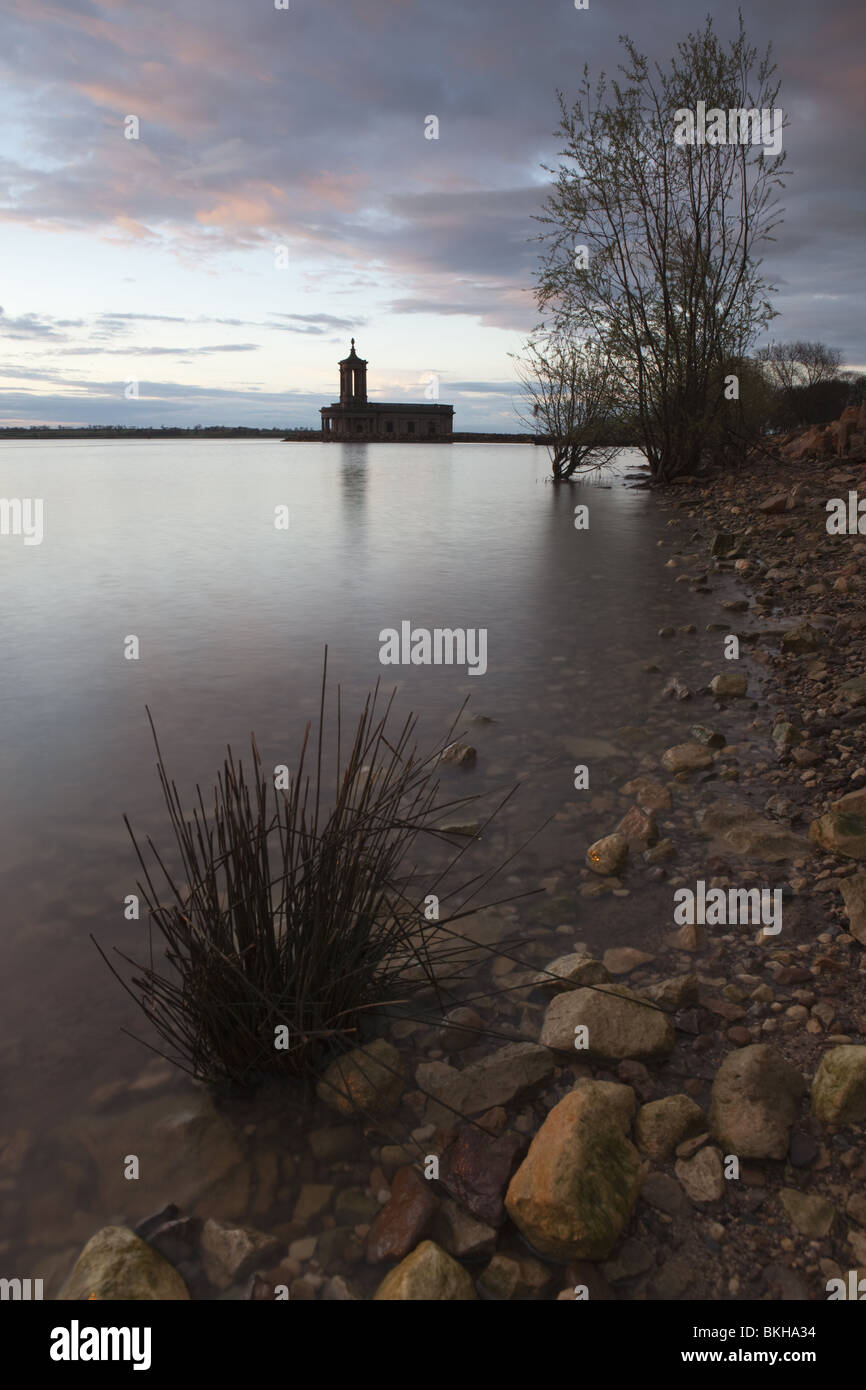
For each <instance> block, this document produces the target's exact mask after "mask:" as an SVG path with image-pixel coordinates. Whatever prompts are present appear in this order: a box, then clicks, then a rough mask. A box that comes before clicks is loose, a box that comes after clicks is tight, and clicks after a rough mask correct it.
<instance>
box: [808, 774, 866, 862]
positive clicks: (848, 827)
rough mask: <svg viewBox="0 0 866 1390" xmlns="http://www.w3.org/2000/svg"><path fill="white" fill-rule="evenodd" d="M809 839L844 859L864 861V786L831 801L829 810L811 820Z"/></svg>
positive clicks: (865, 804) (865, 835)
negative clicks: (816, 818)
mask: <svg viewBox="0 0 866 1390" xmlns="http://www.w3.org/2000/svg"><path fill="white" fill-rule="evenodd" d="M809 838H810V839H811V840H814V842H815V843H816V844H818V845H820V846H821V848H822V849H826V850H829V851H830V852H831V854H841V855H842V856H843V857H844V858H845V859H866V787H861V788H860V790H859V791H856V792H849V793H848V795H847V796H843V797H841V798H840V799H839V800H838V801H834V802H833V804H832V806H831V807H830V809H829V811H827V812H826V814H825V815H823V816H820V817H819V819H818V820H813V821H812V824H811V825H810V826H809Z"/></svg>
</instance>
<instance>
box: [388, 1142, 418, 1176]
mask: <svg viewBox="0 0 866 1390" xmlns="http://www.w3.org/2000/svg"><path fill="white" fill-rule="evenodd" d="M417 1157H418V1155H417V1153H416V1152H415V1151H414V1149H413V1148H411V1147H410V1146H409V1145H408V1144H383V1145H382V1148H381V1150H380V1152H379V1166H380V1168H381V1169H382V1172H383V1173H384V1174H385V1177H386V1178H387V1179H388V1181H389V1182H390V1181H391V1179H392V1178H393V1176H394V1174H395V1173H396V1172H397V1169H398V1168H406V1167H411V1165H412V1164H413V1163H414V1162H415V1160H416V1158H417Z"/></svg>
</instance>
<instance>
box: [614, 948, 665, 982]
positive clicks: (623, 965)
mask: <svg viewBox="0 0 866 1390" xmlns="http://www.w3.org/2000/svg"><path fill="white" fill-rule="evenodd" d="M651 960H655V956H651V955H649V953H648V952H647V951H638V950H636V949H635V948H634V947H633V946H612V947H611V948H610V949H609V950H607V951H605V953H604V968H605V970H606V971H607V972H608V974H609V975H630V974H631V972H632V970H637V968H638V966H640V965H646V964H647V963H648V962H649V961H651Z"/></svg>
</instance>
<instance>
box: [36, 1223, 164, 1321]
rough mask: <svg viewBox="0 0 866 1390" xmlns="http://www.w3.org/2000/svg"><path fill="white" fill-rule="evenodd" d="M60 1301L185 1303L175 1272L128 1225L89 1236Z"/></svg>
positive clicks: (108, 1228) (107, 1228) (106, 1228)
mask: <svg viewBox="0 0 866 1390" xmlns="http://www.w3.org/2000/svg"><path fill="white" fill-rule="evenodd" d="M58 1297H59V1298H60V1300H61V1301H67V1302H74V1301H77V1300H78V1299H91V1298H96V1299H98V1300H99V1301H100V1302H102V1303H105V1302H129V1303H143V1302H159V1301H186V1300H188V1299H189V1291H188V1289H187V1287H186V1284H185V1283H184V1282H183V1279H181V1277H180V1275H179V1274H178V1272H177V1270H176V1269H173V1268H172V1266H171V1265H170V1264H169V1263H168V1260H164V1259H163V1257H162V1255H160V1254H159V1252H158V1251H156V1250H154V1249H153V1247H152V1246H150V1245H148V1244H147V1241H144V1240H141V1239H140V1237H139V1236H137V1235H136V1234H135V1232H134V1231H131V1230H130V1229H129V1227H128V1226H103V1228H102V1230H101V1231H97V1232H96V1235H95V1236H91V1238H90V1240H89V1241H88V1242H87V1244H86V1245H85V1247H84V1249H83V1250H82V1252H81V1254H80V1255H79V1256H78V1259H77V1260H76V1261H75V1265H74V1266H73V1269H72V1272H71V1274H70V1275H69V1278H68V1279H67V1281H66V1283H65V1284H64V1286H63V1289H62V1290H61V1292H60V1294H59V1295H58Z"/></svg>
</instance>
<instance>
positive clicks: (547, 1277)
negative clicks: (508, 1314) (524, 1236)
mask: <svg viewBox="0 0 866 1390" xmlns="http://www.w3.org/2000/svg"><path fill="white" fill-rule="evenodd" d="M551 1278H552V1275H551V1272H550V1270H549V1269H546V1268H545V1266H544V1265H543V1264H541V1262H540V1261H539V1260H532V1259H523V1260H515V1259H512V1258H511V1257H510V1256H509V1255H494V1256H493V1259H492V1260H491V1261H490V1263H489V1265H488V1266H487V1268H486V1269H485V1270H484V1272H483V1274H482V1275H481V1278H480V1279H479V1280H478V1288H479V1291H480V1292H481V1293H482V1294H483V1295H484V1296H485V1298H491V1299H496V1300H498V1301H500V1302H502V1301H506V1300H520V1301H523V1302H525V1301H529V1300H532V1299H538V1298H541V1297H543V1295H544V1292H545V1290H546V1289H547V1287H548V1285H549V1284H550V1281H551Z"/></svg>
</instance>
